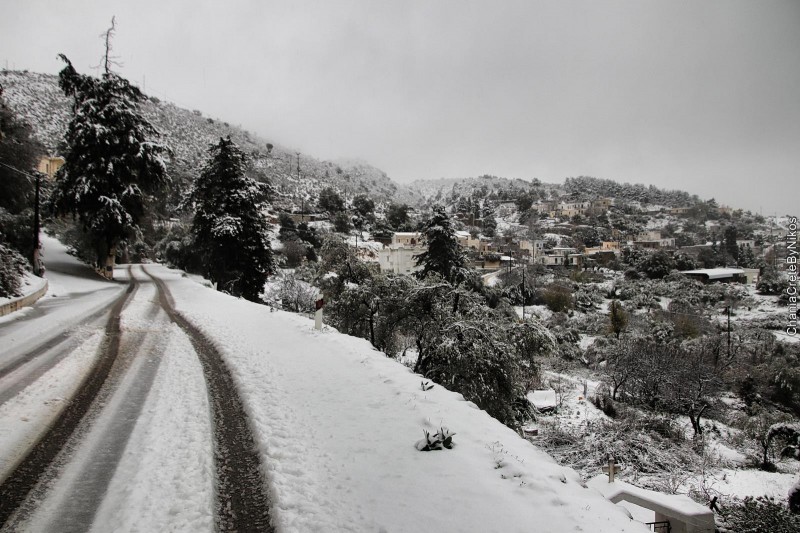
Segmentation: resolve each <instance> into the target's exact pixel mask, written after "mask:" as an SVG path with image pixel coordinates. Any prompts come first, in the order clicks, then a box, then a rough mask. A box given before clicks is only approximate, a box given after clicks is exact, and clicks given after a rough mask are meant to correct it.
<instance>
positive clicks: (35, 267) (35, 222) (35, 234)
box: [33, 172, 42, 277]
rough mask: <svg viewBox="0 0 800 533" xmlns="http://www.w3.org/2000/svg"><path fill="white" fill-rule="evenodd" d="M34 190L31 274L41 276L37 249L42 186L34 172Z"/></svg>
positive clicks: (38, 176) (40, 177)
mask: <svg viewBox="0 0 800 533" xmlns="http://www.w3.org/2000/svg"><path fill="white" fill-rule="evenodd" d="M35 174H36V181H35V184H36V189H35V194H34V200H33V202H34V204H33V273H34V274H35V275H37V276H40V277H41V275H42V269H41V268H40V258H39V248H40V246H41V243H40V242H39V229H40V223H39V194H40V193H39V191H40V189H41V186H42V175H41V173H39V172H36V173H35Z"/></svg>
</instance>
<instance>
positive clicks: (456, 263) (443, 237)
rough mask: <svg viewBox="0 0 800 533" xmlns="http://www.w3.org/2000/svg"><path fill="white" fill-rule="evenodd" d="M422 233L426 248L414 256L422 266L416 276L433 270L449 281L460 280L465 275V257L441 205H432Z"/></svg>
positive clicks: (456, 281)
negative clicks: (431, 210)
mask: <svg viewBox="0 0 800 533" xmlns="http://www.w3.org/2000/svg"><path fill="white" fill-rule="evenodd" d="M422 233H423V235H424V237H425V241H426V242H427V245H428V249H427V250H426V251H424V252H422V253H421V254H418V255H415V256H414V259H415V260H416V262H417V266H421V267H422V270H419V271H417V273H416V276H417V277H418V278H420V279H422V278H425V277H426V276H427V275H428V274H429V273H431V272H435V273H437V274H439V275H440V276H442V278H444V279H446V280H447V281H449V282H450V283H458V282H460V281H462V280H463V279H464V277H465V270H466V262H467V261H466V257H465V255H464V253H463V252H462V251H461V248H459V246H458V240H457V239H456V232H455V229H454V228H453V224H452V221H451V220H450V217H449V216H448V215H447V212H446V211H445V210H444V207H443V206H441V205H436V206H434V207H433V214H432V215H431V218H430V219H428V221H427V222H425V225H424V226H423V229H422Z"/></svg>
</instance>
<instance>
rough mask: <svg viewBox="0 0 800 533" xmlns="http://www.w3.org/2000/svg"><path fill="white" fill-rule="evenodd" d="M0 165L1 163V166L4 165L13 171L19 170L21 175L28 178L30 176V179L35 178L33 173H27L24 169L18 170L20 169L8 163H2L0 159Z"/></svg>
mask: <svg viewBox="0 0 800 533" xmlns="http://www.w3.org/2000/svg"><path fill="white" fill-rule="evenodd" d="M0 165H2V166H4V167H6V168H7V169H10V170H13V171H14V172H19V173H20V174H22V175H23V176H27V177H28V178H31V179H34V180H35V179H36V176H35V175H33V174H28V173H27V172H25V171H24V170H20V169H18V168H17V167H13V166H11V165H8V164H6V163H3V162H2V161H0Z"/></svg>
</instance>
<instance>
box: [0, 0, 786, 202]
mask: <svg viewBox="0 0 800 533" xmlns="http://www.w3.org/2000/svg"><path fill="white" fill-rule="evenodd" d="M0 3H1V4H2V12H3V13H4V15H5V16H4V17H3V19H2V21H0V61H2V62H8V63H9V67H12V66H13V67H16V68H28V69H31V70H38V71H45V72H53V73H55V72H57V71H58V69H59V68H60V65H59V64H58V62H57V61H56V60H55V56H56V54H57V53H59V52H64V53H65V54H67V55H68V56H69V57H70V58H71V59H72V60H73V62H74V63H75V64H76V65H77V66H78V67H79V68H80V69H83V70H86V71H89V70H90V67H91V66H93V65H97V64H98V61H99V57H100V55H101V53H102V46H101V42H100V40H99V39H98V38H97V36H98V34H99V33H101V32H102V31H103V30H104V29H105V28H106V27H107V26H108V21H109V20H110V18H111V15H116V16H117V20H118V23H119V27H118V34H117V38H116V41H115V49H116V52H117V53H118V54H119V55H120V56H121V59H122V61H123V63H124V64H123V66H122V67H121V72H122V73H123V74H124V75H126V76H128V77H129V78H130V79H131V80H132V81H134V82H136V83H139V84H142V83H144V84H145V85H146V89H147V91H148V92H150V93H152V94H156V95H157V96H160V97H166V98H168V99H171V100H173V101H175V102H176V103H178V104H179V105H183V106H185V107H189V108H192V109H195V108H196V109H201V110H202V111H203V112H204V113H205V114H207V115H211V116H217V117H219V118H222V119H224V120H227V121H229V122H233V123H238V124H241V125H242V126H244V127H246V128H248V129H250V130H253V131H255V132H257V133H259V134H261V135H262V136H264V137H266V138H267V139H268V140H271V141H273V142H280V143H281V144H285V145H289V146H294V147H297V148H298V149H301V150H303V151H304V152H307V153H310V154H313V155H315V156H318V157H321V158H336V157H340V156H347V157H360V158H362V159H365V160H368V161H370V162H371V163H373V164H375V165H376V166H379V167H381V168H382V169H384V170H385V171H387V173H388V174H389V175H390V176H391V177H393V178H395V179H396V180H398V181H401V182H402V181H408V180H411V179H415V178H433V177H440V176H470V175H478V174H482V173H491V174H495V175H503V176H508V177H520V178H533V177H538V178H540V179H542V180H544V181H554V182H557V181H561V180H563V178H564V177H566V176H574V175H581V174H584V175H593V176H598V177H604V178H612V179H616V180H619V181H630V182H641V183H646V184H655V185H658V186H660V187H665V188H680V189H685V190H688V191H690V192H692V193H697V194H699V195H700V196H702V197H712V196H713V197H716V198H717V200H718V201H721V202H724V203H729V204H732V205H734V206H737V207H744V208H747V209H752V210H755V211H757V210H759V209H763V211H764V213H765V214H768V213H773V212H779V213H782V212H789V211H794V212H797V196H798V185H797V182H798V177H799V176H798V174H800V170H798V169H800V149H798V146H800V98H798V96H797V95H798V94H800V32H798V31H797V28H798V27H800V3H798V2H795V1H791V0H787V1H783V2H778V1H769V0H768V1H760V2H749V1H740V0H731V1H728V0H725V1H721V0H713V1H704V2H695V1H671V0H663V1H662V0H651V1H643V2H593V1H592V2H589V1H565V2H537V1H524V2H512V1H507V2H499V3H498V2H488V1H487V2H477V1H460V0H459V1H437V2H426V1H422V0H419V1H409V2H391V1H377V2H376V1H367V0H363V1H355V0H350V1H318V2H296V1H293V2H277V1H267V2H265V1H255V0H250V1H246V0H242V1H229V2H222V1H219V2H189V1H180V2H155V1H150V0H148V1H137V2H100V1H89V0H84V1H81V2H57V3H56V2H45V1H41V0H28V1H26V2H12V1H8V0H0ZM3 56H5V57H3Z"/></svg>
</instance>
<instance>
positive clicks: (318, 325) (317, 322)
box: [314, 296, 325, 331]
mask: <svg viewBox="0 0 800 533" xmlns="http://www.w3.org/2000/svg"><path fill="white" fill-rule="evenodd" d="M324 305H325V300H324V299H323V298H322V296H320V297H319V298H317V301H316V302H314V307H315V308H316V310H317V312H316V313H315V314H314V329H316V330H319V331H322V307H323V306H324Z"/></svg>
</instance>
